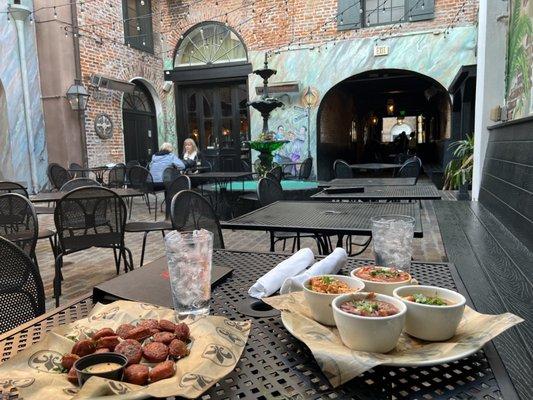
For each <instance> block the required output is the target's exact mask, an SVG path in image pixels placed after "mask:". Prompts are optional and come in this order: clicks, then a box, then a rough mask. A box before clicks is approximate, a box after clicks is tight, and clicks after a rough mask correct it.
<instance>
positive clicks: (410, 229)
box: [371, 215, 415, 273]
mask: <svg viewBox="0 0 533 400" xmlns="http://www.w3.org/2000/svg"><path fill="white" fill-rule="evenodd" d="M371 221H372V240H373V246H374V257H375V258H376V265H380V266H382V267H389V268H396V269H400V270H402V271H405V272H407V273H410V269H411V257H412V255H413V234H414V230H415V219H414V218H413V217H410V216H407V215H381V216H377V217H373V218H372V219H371Z"/></svg>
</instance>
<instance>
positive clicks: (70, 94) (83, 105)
mask: <svg viewBox="0 0 533 400" xmlns="http://www.w3.org/2000/svg"><path fill="white" fill-rule="evenodd" d="M67 99H68V102H69V103H70V107H72V109H73V110H74V111H84V110H86V109H87V101H88V100H89V93H87V89H85V87H84V86H83V85H82V84H81V81H80V80H79V79H74V85H71V86H70V87H69V88H68V90H67Z"/></svg>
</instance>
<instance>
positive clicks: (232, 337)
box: [217, 327, 245, 346]
mask: <svg viewBox="0 0 533 400" xmlns="http://www.w3.org/2000/svg"><path fill="white" fill-rule="evenodd" d="M217 333H218V334H219V335H220V336H221V337H223V338H224V339H226V340H228V341H230V342H231V343H234V344H236V345H239V346H244V345H245V342H244V340H242V338H241V336H240V335H237V334H235V333H233V332H230V331H229V330H227V329H224V328H221V327H217Z"/></svg>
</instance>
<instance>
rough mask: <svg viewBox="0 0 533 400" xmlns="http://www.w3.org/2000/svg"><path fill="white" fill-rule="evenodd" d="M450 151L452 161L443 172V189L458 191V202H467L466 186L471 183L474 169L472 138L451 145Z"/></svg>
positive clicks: (468, 137)
mask: <svg viewBox="0 0 533 400" xmlns="http://www.w3.org/2000/svg"><path fill="white" fill-rule="evenodd" d="M450 149H454V151H453V159H452V160H451V161H450V162H449V163H448V165H447V166H446V169H445V171H444V175H445V180H444V187H443V189H445V190H453V189H459V195H458V200H468V199H469V196H468V185H469V184H470V183H471V182H472V170H473V167H474V136H467V137H466V139H464V140H458V141H457V142H454V143H452V144H451V145H450Z"/></svg>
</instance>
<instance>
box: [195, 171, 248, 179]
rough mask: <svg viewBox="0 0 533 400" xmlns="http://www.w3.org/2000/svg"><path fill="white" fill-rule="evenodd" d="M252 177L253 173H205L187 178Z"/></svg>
mask: <svg viewBox="0 0 533 400" xmlns="http://www.w3.org/2000/svg"><path fill="white" fill-rule="evenodd" d="M250 175H252V173H251V172H203V173H200V174H188V175H187V176H188V177H189V178H190V179H192V180H194V179H222V180H224V179H243V178H246V177H248V176H250Z"/></svg>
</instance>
